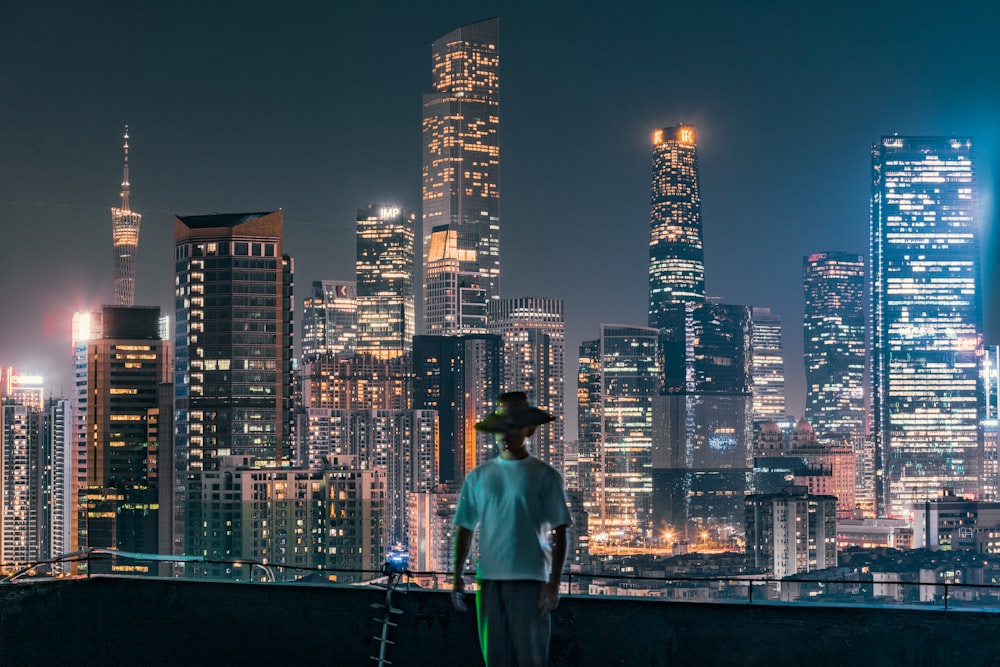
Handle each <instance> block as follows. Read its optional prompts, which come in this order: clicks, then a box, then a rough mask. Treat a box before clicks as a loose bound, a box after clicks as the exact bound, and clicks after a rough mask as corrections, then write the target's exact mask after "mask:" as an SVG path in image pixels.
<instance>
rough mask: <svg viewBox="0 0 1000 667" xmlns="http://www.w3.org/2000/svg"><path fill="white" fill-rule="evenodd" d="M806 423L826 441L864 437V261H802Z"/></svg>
mask: <svg viewBox="0 0 1000 667" xmlns="http://www.w3.org/2000/svg"><path fill="white" fill-rule="evenodd" d="M802 289H803V292H804V293H805V300H806V304H805V312H804V316H803V327H802V334H803V338H804V341H803V342H804V345H803V349H804V351H805V363H806V421H808V422H809V423H810V424H811V425H812V427H813V428H814V429H815V431H816V433H817V434H818V435H819V437H821V438H830V437H837V436H841V437H850V436H857V435H862V434H864V432H865V428H864V426H865V391H864V380H865V335H866V332H865V303H864V300H865V258H864V256H863V255H859V254H857V253H849V252H817V253H813V254H811V255H808V256H806V257H804V258H802Z"/></svg>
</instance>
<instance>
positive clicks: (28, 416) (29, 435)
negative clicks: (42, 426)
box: [0, 399, 40, 573]
mask: <svg viewBox="0 0 1000 667" xmlns="http://www.w3.org/2000/svg"><path fill="white" fill-rule="evenodd" d="M36 413H37V410H35V409H34V408H32V407H30V406H28V405H23V404H21V403H17V402H14V401H13V400H10V399H3V404H2V406H0V435H2V438H0V448H2V449H0V512H2V513H3V514H2V516H0V568H2V571H3V572H5V573H11V572H13V571H14V570H16V569H18V568H19V567H21V566H24V565H25V564H27V563H31V562H33V561H35V560H38V558H39V556H40V554H39V548H38V547H39V534H38V533H39V525H38V494H39V484H38V478H39V470H38V463H39V457H38V445H39V442H38V436H39V434H38V428H37V426H38V424H37V420H36V419H35V418H34V415H35V414H36Z"/></svg>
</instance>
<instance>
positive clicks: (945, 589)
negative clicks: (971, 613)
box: [944, 581, 948, 610]
mask: <svg viewBox="0 0 1000 667" xmlns="http://www.w3.org/2000/svg"><path fill="white" fill-rule="evenodd" d="M944 608H945V610H947V609H948V582H947V581H946V582H944Z"/></svg>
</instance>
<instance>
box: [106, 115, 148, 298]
mask: <svg viewBox="0 0 1000 667" xmlns="http://www.w3.org/2000/svg"><path fill="white" fill-rule="evenodd" d="M124 150H125V166H124V172H123V177H122V192H121V197H122V205H121V207H116V208H112V209H111V225H112V228H111V233H112V238H113V240H114V244H115V305H117V306H132V305H134V304H135V254H136V251H137V250H138V248H139V223H140V222H141V220H142V216H141V215H140V214H138V213H135V212H134V211H133V210H132V207H131V206H130V205H129V181H128V125H126V126H125V146H124Z"/></svg>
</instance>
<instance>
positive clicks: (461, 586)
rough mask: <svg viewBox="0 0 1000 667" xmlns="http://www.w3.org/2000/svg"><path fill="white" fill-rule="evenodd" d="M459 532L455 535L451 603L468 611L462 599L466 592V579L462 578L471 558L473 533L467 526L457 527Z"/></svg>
mask: <svg viewBox="0 0 1000 667" xmlns="http://www.w3.org/2000/svg"><path fill="white" fill-rule="evenodd" d="M456 527H457V528H458V531H457V532H456V534H455V570H454V572H453V573H452V578H451V603H452V605H453V606H454V607H455V609H458V610H459V611H466V610H467V609H468V607H467V606H466V604H465V601H464V600H463V599H462V594H463V593H464V592H465V579H463V578H462V571H463V570H464V569H465V561H466V559H467V558H468V557H469V549H470V548H471V546H472V531H471V530H469V529H468V528H466V527H465V526H456Z"/></svg>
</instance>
